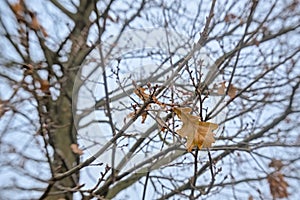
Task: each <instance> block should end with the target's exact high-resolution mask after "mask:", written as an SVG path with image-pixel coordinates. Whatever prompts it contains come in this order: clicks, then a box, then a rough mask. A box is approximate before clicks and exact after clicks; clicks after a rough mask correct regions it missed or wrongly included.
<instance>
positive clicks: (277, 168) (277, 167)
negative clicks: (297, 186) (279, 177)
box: [269, 159, 283, 171]
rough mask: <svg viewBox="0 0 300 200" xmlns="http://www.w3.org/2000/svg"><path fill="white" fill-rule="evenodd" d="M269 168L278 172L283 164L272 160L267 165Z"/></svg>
mask: <svg viewBox="0 0 300 200" xmlns="http://www.w3.org/2000/svg"><path fill="white" fill-rule="evenodd" d="M269 167H273V168H275V169H276V170H277V171H279V170H281V168H282V167H283V163H282V162H281V160H276V159H272V161H271V162H270V164H269Z"/></svg>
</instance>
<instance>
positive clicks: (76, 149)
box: [70, 144, 83, 155]
mask: <svg viewBox="0 0 300 200" xmlns="http://www.w3.org/2000/svg"><path fill="white" fill-rule="evenodd" d="M70 147H71V150H72V151H73V153H75V154H78V155H82V154H83V151H82V149H80V148H79V147H78V144H71V145H70Z"/></svg>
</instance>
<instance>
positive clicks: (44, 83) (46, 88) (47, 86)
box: [39, 79, 50, 93]
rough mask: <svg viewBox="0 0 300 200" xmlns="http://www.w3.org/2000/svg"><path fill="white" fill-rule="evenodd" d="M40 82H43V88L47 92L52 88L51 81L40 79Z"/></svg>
mask: <svg viewBox="0 0 300 200" xmlns="http://www.w3.org/2000/svg"><path fill="white" fill-rule="evenodd" d="M39 82H40V84H41V90H42V91H43V92H45V93H48V92H49V88H50V84H49V81H47V80H43V79H40V80H39Z"/></svg>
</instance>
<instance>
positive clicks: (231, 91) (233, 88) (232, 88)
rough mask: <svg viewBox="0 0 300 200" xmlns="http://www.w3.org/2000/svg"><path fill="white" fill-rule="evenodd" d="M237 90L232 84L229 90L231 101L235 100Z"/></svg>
mask: <svg viewBox="0 0 300 200" xmlns="http://www.w3.org/2000/svg"><path fill="white" fill-rule="evenodd" d="M236 92H237V89H236V87H234V85H232V84H230V85H229V89H228V96H230V98H231V99H233V98H234V97H235V95H236Z"/></svg>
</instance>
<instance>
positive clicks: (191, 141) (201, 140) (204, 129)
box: [174, 108, 218, 152]
mask: <svg viewBox="0 0 300 200" xmlns="http://www.w3.org/2000/svg"><path fill="white" fill-rule="evenodd" d="M191 111H192V109H191V108H174V112H175V113H176V114H177V116H178V117H179V119H180V120H181V121H182V123H183V125H182V127H181V129H179V130H178V131H177V133H178V134H179V135H180V136H182V137H187V144H186V148H187V150H188V151H189V152H191V151H192V149H193V147H194V146H198V148H199V149H201V148H205V147H211V145H212V143H214V142H215V139H214V133H213V132H212V131H213V130H215V129H217V128H218V125H217V124H214V123H210V122H202V121H200V117H198V116H193V115H191V114H190V112H191Z"/></svg>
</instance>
